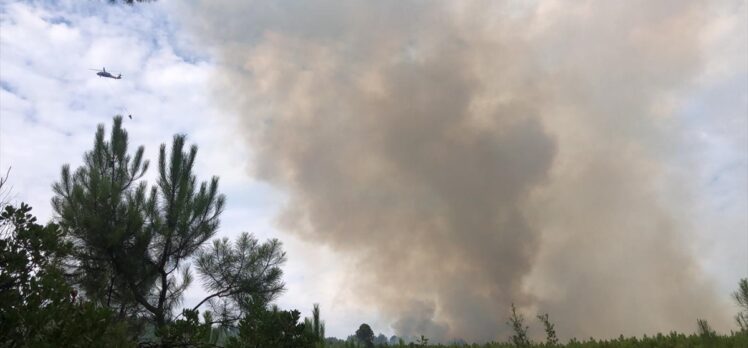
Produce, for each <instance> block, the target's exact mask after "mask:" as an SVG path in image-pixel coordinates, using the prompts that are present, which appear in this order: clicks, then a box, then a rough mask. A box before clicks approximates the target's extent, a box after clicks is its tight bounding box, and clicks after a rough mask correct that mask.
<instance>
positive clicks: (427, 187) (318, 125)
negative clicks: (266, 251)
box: [179, 1, 731, 340]
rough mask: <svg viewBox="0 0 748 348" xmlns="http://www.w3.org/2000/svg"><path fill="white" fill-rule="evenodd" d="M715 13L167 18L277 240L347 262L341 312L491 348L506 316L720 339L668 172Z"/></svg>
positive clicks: (295, 10)
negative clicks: (275, 213)
mask: <svg viewBox="0 0 748 348" xmlns="http://www.w3.org/2000/svg"><path fill="white" fill-rule="evenodd" d="M730 4H731V3H730V2H724V3H719V4H716V5H715V4H714V3H707V2H703V1H662V2H657V3H652V2H644V1H641V2H626V3H625V4H624V3H615V2H594V3H575V4H570V3H563V4H562V3H559V2H555V1H543V2H537V3H521V4H520V3H515V2H501V3H497V2H471V3H467V4H466V3H461V4H454V3H446V2H427V3H426V2H424V3H402V2H386V1H385V2H375V3H372V2H363V1H352V2H346V3H345V4H339V3H337V2H315V3H314V4H311V3H304V2H288V3H283V4H269V3H261V2H242V3H235V2H227V1H197V2H194V3H193V4H192V6H190V7H180V8H179V14H180V16H181V17H182V18H183V22H184V23H186V25H187V26H188V28H189V29H190V30H192V31H193V32H194V33H195V34H196V35H197V36H198V37H200V38H201V39H202V40H203V41H204V42H205V43H206V44H208V45H209V46H211V47H212V48H214V49H216V51H217V52H218V53H219V64H221V66H222V69H221V70H220V71H219V73H218V76H217V77H216V79H215V81H214V83H215V88H216V96H217V98H218V100H220V101H222V102H223V103H224V106H225V107H226V108H227V109H228V110H231V111H232V112H233V113H234V114H235V115H237V116H238V117H240V118H241V122H242V125H243V127H244V128H243V129H241V130H240V132H241V134H243V135H244V136H245V137H246V139H247V145H248V146H249V147H250V148H251V149H252V151H253V153H254V162H255V168H254V171H253V173H252V175H254V176H256V177H258V178H261V179H263V180H265V181H267V182H270V183H272V184H274V185H275V186H276V187H279V188H281V189H283V190H285V191H286V192H287V193H288V195H289V202H288V205H287V207H286V209H285V210H284V211H283V212H282V214H281V215H280V217H279V221H280V224H281V226H282V227H283V229H284V230H286V231H288V232H290V233H294V234H296V235H298V236H301V237H302V238H306V239H307V240H309V241H310V242H312V243H318V244H321V245H327V246H329V247H331V248H332V249H333V250H335V251H336V252H338V253H340V254H341V255H346V257H350V258H352V259H353V260H355V262H353V263H351V264H350V266H349V268H348V269H346V270H344V272H346V274H348V275H349V277H350V278H349V279H351V280H352V281H351V282H350V283H349V284H350V286H351V291H352V293H355V294H356V296H358V297H361V298H364V299H366V301H368V302H370V303H372V306H373V307H376V308H378V309H379V311H380V312H381V313H382V315H384V316H385V317H386V318H388V319H389V320H391V322H392V325H393V328H394V329H395V331H396V332H397V333H398V334H400V335H420V334H424V335H426V336H428V337H432V338H435V339H437V340H447V339H450V338H454V337H463V338H466V339H469V340H492V339H495V338H497V337H506V332H497V331H496V328H499V327H502V326H503V323H504V320H505V319H504V313H506V311H507V309H508V308H509V307H510V304H511V303H512V302H514V303H516V304H517V307H518V309H519V310H525V311H528V312H530V313H537V312H548V313H553V315H554V316H557V317H564V318H567V319H568V320H565V321H559V323H558V328H557V329H558V332H559V333H562V335H573V336H581V337H588V336H591V335H595V336H602V337H605V336H614V335H618V334H620V333H623V334H626V335H628V334H635V333H641V332H655V331H669V330H673V329H676V330H689V331H690V330H693V318H695V317H704V318H705V319H707V320H709V322H710V323H711V324H712V325H714V326H715V327H720V328H721V327H728V325H729V314H728V313H729V310H728V307H727V306H726V304H725V301H724V300H723V299H721V298H720V297H719V296H717V295H716V293H715V292H714V289H713V288H712V286H711V285H710V284H709V279H708V278H707V277H706V276H705V274H704V273H703V272H702V271H701V270H700V265H699V264H698V262H697V261H696V260H695V258H694V255H693V254H692V252H691V250H692V245H691V244H690V243H691V240H692V239H691V238H692V236H693V234H694V232H695V231H694V228H695V227H694V226H695V225H694V221H693V220H692V218H691V217H690V216H689V215H688V214H689V212H691V211H692V210H693V206H692V202H690V201H689V200H688V199H682V197H684V196H688V188H689V180H691V179H690V178H689V177H688V176H687V175H684V174H683V173H681V172H679V171H678V170H677V168H676V166H675V164H674V163H673V160H672V159H671V158H672V157H673V156H674V153H676V152H677V151H678V149H679V147H680V146H681V144H682V141H683V136H684V133H683V125H682V124H681V123H680V120H679V119H678V118H677V117H675V116H676V111H677V109H678V105H679V103H682V98H684V94H683V93H684V91H685V90H687V89H688V88H689V87H690V86H691V85H692V84H693V83H694V80H695V79H696V78H697V77H698V76H700V74H702V72H703V71H704V69H705V65H704V64H705V63H704V57H703V56H704V52H703V45H702V44H703V42H702V41H701V38H702V37H703V35H702V34H703V32H704V31H705V30H706V28H707V27H708V26H709V25H710V24H711V23H712V22H713V21H716V20H717V18H716V16H713V14H714V13H715V12H718V10H719V8H720V6H721V5H730ZM645 5H646V7H647V11H641V8H643V7H644V6H645ZM673 192H678V194H674V193H673ZM343 267H344V266H343ZM357 270H367V272H360V271H357ZM611 299H615V300H611ZM632 303H635V304H636V305H635V306H634V305H632ZM641 308H647V311H648V313H647V315H645V316H642V315H641V313H640V312H639V309H641Z"/></svg>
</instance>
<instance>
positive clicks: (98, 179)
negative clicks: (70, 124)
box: [52, 116, 225, 326]
mask: <svg viewBox="0 0 748 348" xmlns="http://www.w3.org/2000/svg"><path fill="white" fill-rule="evenodd" d="M143 152H144V149H143V147H142V146H141V147H139V148H138V149H137V151H136V152H135V154H134V155H132V156H131V155H130V154H128V136H127V132H126V131H125V130H124V129H123V128H122V118H121V117H119V116H118V117H115V118H114V125H113V126H112V131H111V135H110V138H109V140H108V141H105V139H104V126H103V125H100V126H99V128H98V130H97V132H96V136H95V140H94V147H93V149H92V150H91V151H90V152H88V153H86V155H85V156H84V165H83V166H82V167H80V168H78V169H77V170H76V171H75V173H74V174H72V175H71V173H70V169H69V167H68V166H64V167H63V169H62V175H61V180H60V182H58V183H56V184H55V185H54V186H53V188H54V191H55V194H56V195H55V197H54V198H53V200H52V202H53V207H54V209H55V211H56V212H57V214H58V216H59V221H60V225H61V226H62V227H63V229H64V230H65V231H67V232H69V234H70V236H71V239H72V240H73V242H74V243H75V246H76V249H75V251H76V252H75V254H74V255H73V256H74V259H75V261H76V263H75V264H74V268H75V269H76V274H77V275H79V281H80V284H81V285H82V286H83V287H84V290H85V291H86V294H88V295H89V296H91V297H92V298H94V299H95V300H97V301H98V302H99V303H101V304H104V305H106V306H110V307H113V308H118V310H119V312H120V313H121V314H125V313H131V314H138V313H140V312H143V311H145V312H147V313H148V314H149V315H150V316H151V317H152V318H153V319H154V321H155V323H156V324H157V325H158V326H161V325H164V324H165V323H166V322H167V320H168V318H169V317H170V315H171V311H172V309H173V308H174V307H175V306H176V305H178V304H179V303H180V301H181V297H182V294H183V292H184V291H185V290H186V289H187V287H188V286H189V284H190V283H191V280H192V277H191V274H190V270H189V264H188V263H187V260H188V259H189V258H190V257H192V256H193V254H194V253H195V252H196V251H197V250H198V249H199V248H200V247H201V246H202V244H203V243H205V242H206V241H207V240H208V239H210V238H211V237H212V236H213V235H214V234H215V232H216V230H217V228H218V224H219V219H218V218H219V216H220V214H221V212H222V210H223V204H224V200H225V198H224V196H223V195H221V194H218V178H217V177H213V178H212V179H211V180H210V182H209V183H206V182H203V183H200V184H198V183H197V181H196V178H195V176H194V175H193V174H192V172H193V167H194V164H195V157H196V155H197V147H196V146H194V145H193V146H191V147H190V148H189V149H188V150H186V149H185V137H184V136H183V135H177V136H175V137H174V141H173V142H172V146H171V151H170V152H169V153H167V151H166V145H161V149H160V152H159V161H158V169H159V173H158V174H159V175H158V182H157V184H156V185H155V186H154V187H152V188H151V189H150V190H148V189H147V184H146V183H145V182H143V181H140V179H141V178H142V177H143V175H144V174H145V171H146V170H147V168H148V161H144V160H143Z"/></svg>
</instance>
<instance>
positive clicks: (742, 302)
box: [733, 279, 748, 332]
mask: <svg viewBox="0 0 748 348" xmlns="http://www.w3.org/2000/svg"><path fill="white" fill-rule="evenodd" d="M733 297H734V298H735V300H736V301H737V302H738V305H739V306H740V312H738V315H736V316H735V321H737V322H738V326H739V327H740V331H743V332H748V279H741V280H740V282H739V283H738V291H735V293H733Z"/></svg>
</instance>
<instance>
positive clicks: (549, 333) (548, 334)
mask: <svg viewBox="0 0 748 348" xmlns="http://www.w3.org/2000/svg"><path fill="white" fill-rule="evenodd" d="M538 320H540V322H541V323H543V327H544V328H545V344H546V345H547V346H549V347H553V346H555V345H557V344H558V338H557V337H556V328H555V326H554V325H553V323H551V320H550V319H549V318H548V313H545V314H538Z"/></svg>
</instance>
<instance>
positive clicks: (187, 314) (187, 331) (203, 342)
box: [141, 309, 218, 348]
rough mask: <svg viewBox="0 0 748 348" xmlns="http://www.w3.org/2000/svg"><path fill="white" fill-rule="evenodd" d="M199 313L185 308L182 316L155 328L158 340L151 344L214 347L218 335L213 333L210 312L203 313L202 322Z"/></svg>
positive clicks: (197, 347) (159, 345)
mask: <svg viewBox="0 0 748 348" xmlns="http://www.w3.org/2000/svg"><path fill="white" fill-rule="evenodd" d="M199 314H200V313H199V312H198V311H196V310H189V309H185V310H184V311H183V312H182V318H180V319H177V320H175V321H174V322H172V323H169V324H167V325H164V326H162V327H160V328H158V329H157V330H158V331H159V332H158V336H159V338H160V340H159V342H155V343H153V346H157V347H194V348H199V347H215V346H216V345H215V343H216V341H217V339H218V337H217V336H216V335H214V334H213V333H214V330H213V327H212V326H211V322H212V317H211V315H210V312H205V313H203V316H204V320H203V322H202V323H201V322H200V318H199ZM141 346H143V344H141Z"/></svg>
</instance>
